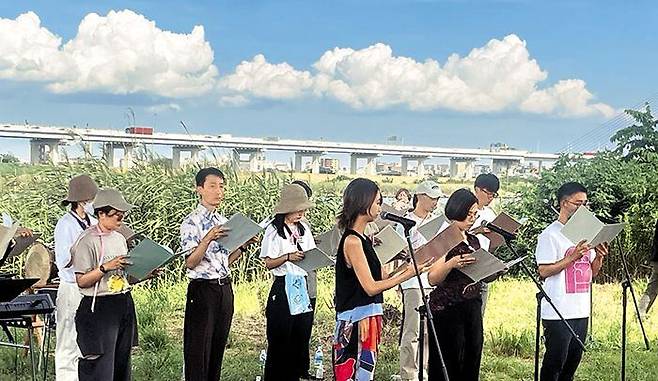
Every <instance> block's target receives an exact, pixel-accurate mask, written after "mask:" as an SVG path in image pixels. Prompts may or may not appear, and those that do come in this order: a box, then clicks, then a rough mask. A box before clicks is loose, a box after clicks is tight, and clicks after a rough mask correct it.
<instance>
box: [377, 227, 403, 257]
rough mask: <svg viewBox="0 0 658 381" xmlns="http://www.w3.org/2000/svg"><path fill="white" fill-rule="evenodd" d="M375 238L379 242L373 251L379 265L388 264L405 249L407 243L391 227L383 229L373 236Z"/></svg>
mask: <svg viewBox="0 0 658 381" xmlns="http://www.w3.org/2000/svg"><path fill="white" fill-rule="evenodd" d="M375 238H377V240H378V241H380V242H379V243H378V244H376V245H375V246H374V249H375V252H376V253H377V257H378V258H379V262H381V264H386V263H388V262H389V261H390V260H391V259H393V258H395V256H396V255H398V254H399V253H400V252H401V251H402V250H404V249H406V248H407V241H406V240H405V239H404V238H402V236H400V234H399V233H398V232H397V231H395V229H393V226H387V227H385V228H384V229H383V230H382V231H380V232H379V233H377V234H376V235H375Z"/></svg>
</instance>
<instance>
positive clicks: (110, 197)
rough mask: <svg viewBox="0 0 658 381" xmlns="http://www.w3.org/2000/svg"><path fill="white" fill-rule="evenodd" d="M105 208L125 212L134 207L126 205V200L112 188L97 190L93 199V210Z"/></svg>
mask: <svg viewBox="0 0 658 381" xmlns="http://www.w3.org/2000/svg"><path fill="white" fill-rule="evenodd" d="M105 206H111V207H112V208H113V209H116V210H118V211H120V212H127V211H129V210H130V209H132V208H134V207H135V206H134V205H131V204H129V203H127V202H126V199H125V198H123V196H122V195H121V193H119V191H117V190H116V189H112V188H104V189H101V190H99V191H98V194H97V195H96V198H95V199H94V208H95V209H99V208H102V207H105Z"/></svg>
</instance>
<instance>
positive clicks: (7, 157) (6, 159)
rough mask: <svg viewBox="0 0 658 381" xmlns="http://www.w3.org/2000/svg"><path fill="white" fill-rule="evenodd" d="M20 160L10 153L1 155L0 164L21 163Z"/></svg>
mask: <svg viewBox="0 0 658 381" xmlns="http://www.w3.org/2000/svg"><path fill="white" fill-rule="evenodd" d="M19 162H20V160H18V158H17V157H16V156H14V155H12V154H10V153H2V154H0V163H19Z"/></svg>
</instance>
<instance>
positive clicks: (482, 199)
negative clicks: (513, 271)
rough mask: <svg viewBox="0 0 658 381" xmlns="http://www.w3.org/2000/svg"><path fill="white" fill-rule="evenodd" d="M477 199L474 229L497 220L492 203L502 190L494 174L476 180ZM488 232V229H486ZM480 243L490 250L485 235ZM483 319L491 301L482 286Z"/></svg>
mask: <svg viewBox="0 0 658 381" xmlns="http://www.w3.org/2000/svg"><path fill="white" fill-rule="evenodd" d="M473 189H474V190H475V197H477V199H478V213H477V218H476V219H475V223H474V224H473V226H474V227H476V228H477V227H479V226H480V225H482V223H483V222H485V221H486V222H492V221H493V220H495V219H496V212H494V210H493V209H491V206H490V205H491V203H492V202H493V200H494V199H496V198H497V197H498V191H499V190H500V180H498V177H497V176H496V175H494V174H493V173H482V174H480V175H478V177H476V178H475V185H474V186H473ZM484 230H485V231H487V230H488V229H484ZM476 237H478V240H479V241H480V246H481V247H482V248H483V249H484V250H489V243H490V241H489V238H487V237H485V236H484V234H476ZM481 293H482V317H483V318H484V310H485V309H486V308H487V300H488V299H489V285H488V284H487V283H483V284H482V291H481Z"/></svg>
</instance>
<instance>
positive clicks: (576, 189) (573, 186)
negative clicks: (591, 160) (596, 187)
mask: <svg viewBox="0 0 658 381" xmlns="http://www.w3.org/2000/svg"><path fill="white" fill-rule="evenodd" d="M576 193H587V188H585V186H584V185H583V184H581V183H578V182H575V181H571V182H568V183H564V184H562V186H561V187H559V188H558V190H557V202H558V204H559V203H561V202H562V200H564V199H565V198H567V197H569V196H571V195H572V194H576Z"/></svg>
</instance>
